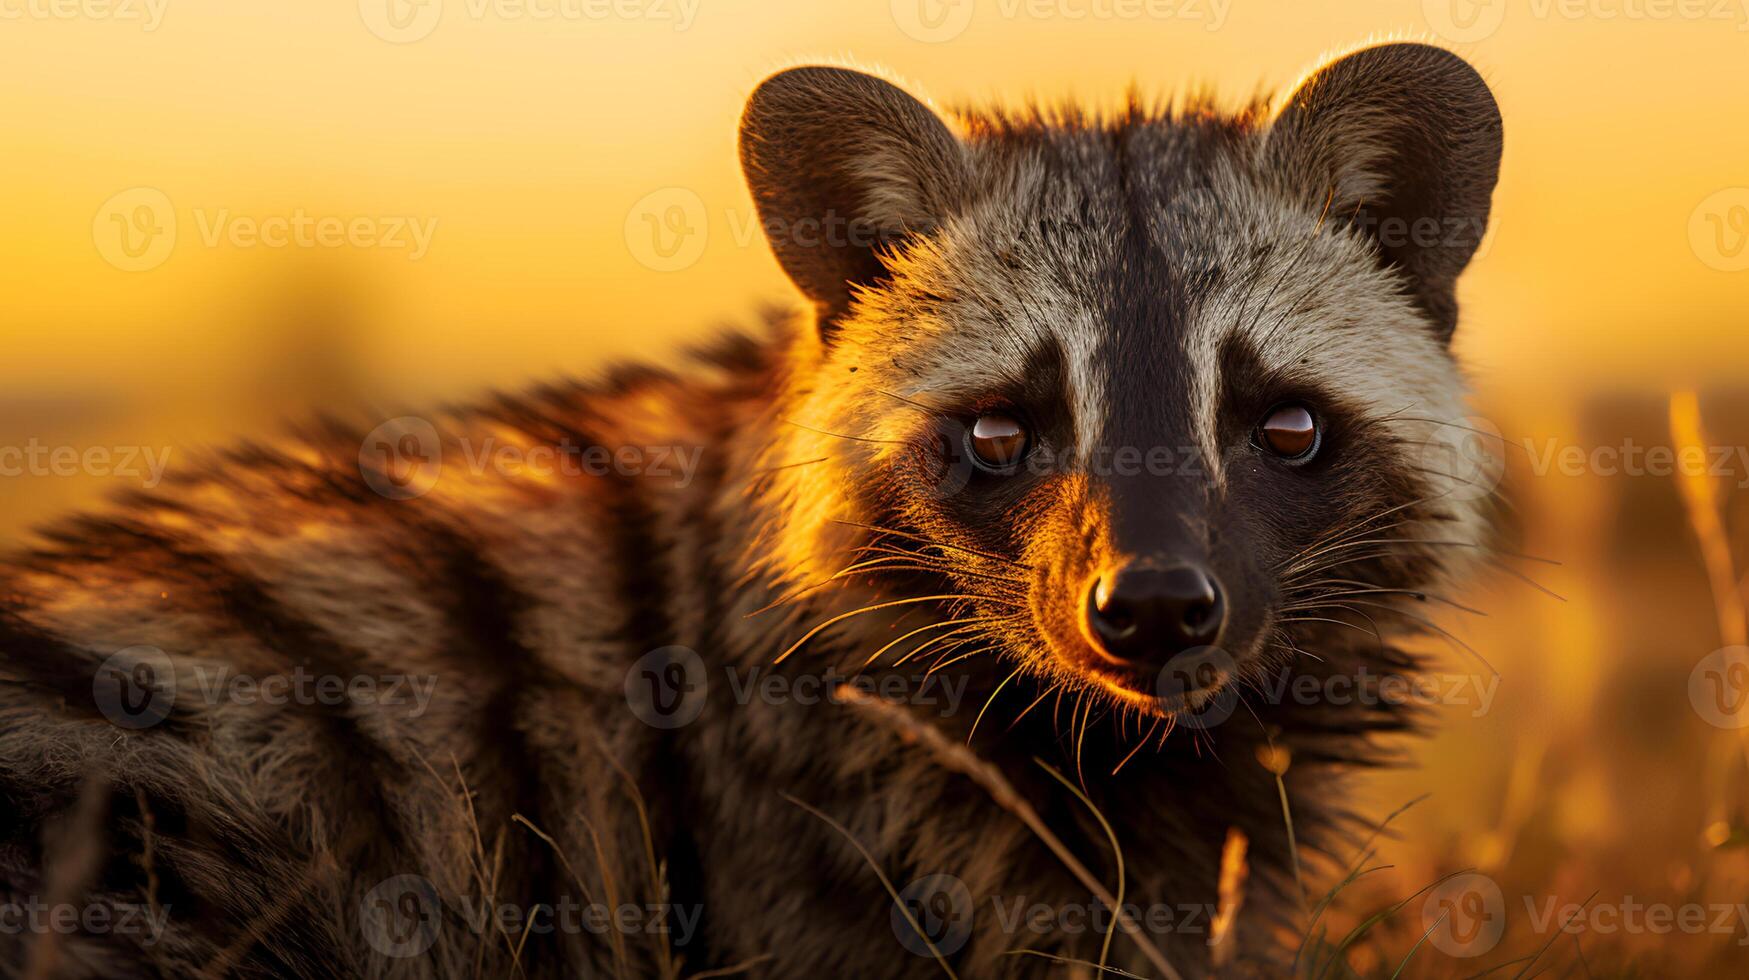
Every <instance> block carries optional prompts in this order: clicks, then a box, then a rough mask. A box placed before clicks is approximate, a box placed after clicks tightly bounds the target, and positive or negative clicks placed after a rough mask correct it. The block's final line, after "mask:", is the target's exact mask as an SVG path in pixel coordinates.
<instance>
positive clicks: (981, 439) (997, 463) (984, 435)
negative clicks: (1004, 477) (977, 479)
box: [971, 412, 1027, 470]
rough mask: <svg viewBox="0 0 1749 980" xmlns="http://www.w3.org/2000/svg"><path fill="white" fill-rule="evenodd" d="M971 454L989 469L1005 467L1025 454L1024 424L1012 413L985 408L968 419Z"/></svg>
mask: <svg viewBox="0 0 1749 980" xmlns="http://www.w3.org/2000/svg"><path fill="white" fill-rule="evenodd" d="M971 443H972V455H973V456H976V457H977V459H978V462H979V463H982V464H983V465H984V466H986V467H988V468H989V469H993V470H1005V469H1008V468H1009V467H1011V466H1013V465H1014V464H1015V463H1018V462H1020V460H1021V457H1023V456H1025V455H1026V444H1027V437H1026V426H1024V425H1022V424H1020V421H1019V420H1018V419H1016V418H1015V417H1014V416H1012V415H1004V414H1002V413H1001V412H987V413H985V414H983V415H980V416H978V420H977V421H976V422H973V423H972V433H971Z"/></svg>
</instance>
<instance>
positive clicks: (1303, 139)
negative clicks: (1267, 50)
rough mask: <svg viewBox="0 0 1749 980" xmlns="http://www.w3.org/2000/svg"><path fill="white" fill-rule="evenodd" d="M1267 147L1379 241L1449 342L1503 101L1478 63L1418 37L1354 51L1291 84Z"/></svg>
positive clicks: (1484, 203) (1300, 185)
mask: <svg viewBox="0 0 1749 980" xmlns="http://www.w3.org/2000/svg"><path fill="white" fill-rule="evenodd" d="M1266 146H1267V151H1266V152H1267V154H1268V158H1269V160H1270V163H1271V165H1272V166H1274V167H1275V168H1277V170H1278V173H1279V174H1280V175H1281V176H1282V177H1283V178H1285V179H1286V180H1287V181H1289V182H1290V183H1291V184H1292V185H1293V186H1294V187H1295V189H1296V190H1300V191H1303V192H1305V193H1306V194H1308V195H1309V196H1311V197H1313V198H1315V202H1316V206H1318V207H1320V208H1322V207H1323V206H1324V204H1325V202H1326V200H1328V202H1329V220H1331V221H1348V222H1352V223H1353V224H1355V225H1356V226H1357V227H1358V228H1359V229H1360V230H1362V231H1363V232H1365V233H1366V234H1368V235H1370V236H1371V237H1372V238H1373V239H1374V241H1375V242H1377V244H1378V249H1379V254H1380V257H1381V258H1382V259H1383V261H1384V262H1385V263H1387V264H1389V265H1394V266H1396V267H1397V268H1399V269H1401V270H1402V271H1403V273H1404V274H1405V275H1407V276H1408V278H1409V282H1410V286H1411V288H1412V290H1413V293H1414V296H1415V298H1416V300H1417V302H1418V303H1419V304H1420V305H1421V307H1422V308H1423V309H1424V310H1425V311H1426V312H1427V314H1428V316H1429V317H1431V318H1432V320H1433V322H1434V326H1435V329H1436V330H1437V331H1438V333H1439V338H1440V340H1442V341H1447V340H1450V339H1451V334H1452V330H1453V329H1454V328H1455V327H1456V326H1457V297H1456V294H1455V290H1456V285H1457V277H1458V274H1459V273H1461V272H1463V270H1464V266H1466V265H1468V264H1469V261H1470V257H1471V256H1472V255H1474V254H1475V251H1476V247H1477V246H1478V245H1480V244H1481V242H1482V236H1483V234H1484V233H1485V232H1486V231H1487V227H1488V208H1489V203H1490V199H1491V198H1492V196H1493V193H1494V182H1495V179H1496V178H1497V176H1498V175H1499V171H1500V110H1499V107H1498V106H1496V105H1495V104H1494V96H1493V95H1492V94H1491V93H1490V92H1489V91H1488V86H1487V84H1486V83H1484V82H1483V81H1482V78H1481V76H1480V75H1478V74H1477V73H1476V70H1475V69H1474V68H1472V67H1470V66H1469V64H1468V63H1466V62H1465V61H1464V60H1463V59H1461V58H1459V57H1458V56H1457V55H1454V54H1452V53H1451V52H1449V51H1446V50H1443V49H1441V48H1436V47H1432V46H1430V45H1426V44H1385V45H1380V46H1378V47H1373V48H1367V49H1365V50H1362V51H1357V52H1355V53H1354V54H1351V55H1347V56H1346V57H1343V58H1339V59H1337V60H1336V61H1333V62H1331V63H1330V64H1328V65H1325V66H1324V67H1323V68H1321V69H1319V70H1318V71H1317V73H1315V74H1314V75H1312V76H1311V77H1310V78H1309V79H1307V80H1306V81H1305V83H1304V84H1302V85H1301V86H1300V87H1299V89H1298V90H1297V91H1295V92H1294V94H1293V97H1292V98H1290V99H1289V100H1288V102H1287V104H1286V105H1285V106H1284V107H1283V108H1282V110H1281V112H1280V114H1279V115H1277V117H1276V119H1275V122H1274V123H1273V124H1272V125H1271V127H1270V132H1269V136H1268V141H1267V144H1266Z"/></svg>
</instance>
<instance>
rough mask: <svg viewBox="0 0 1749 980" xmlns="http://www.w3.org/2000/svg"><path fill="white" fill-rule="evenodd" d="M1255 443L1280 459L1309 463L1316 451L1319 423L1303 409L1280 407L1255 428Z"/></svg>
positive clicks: (1289, 406) (1300, 407) (1310, 412)
mask: <svg viewBox="0 0 1749 980" xmlns="http://www.w3.org/2000/svg"><path fill="white" fill-rule="evenodd" d="M1257 443H1258V445H1260V446H1262V447H1263V448H1264V449H1267V450H1268V451H1269V452H1271V453H1274V454H1275V455H1277V456H1280V457H1281V458H1282V459H1287V460H1293V461H1295V462H1299V461H1303V460H1306V459H1310V458H1311V456H1312V454H1313V453H1314V452H1317V450H1318V420H1317V419H1316V418H1315V417H1313V415H1312V410H1311V409H1309V408H1307V407H1306V406H1304V405H1279V406H1277V407H1275V408H1273V409H1271V410H1270V412H1269V414H1268V415H1266V416H1264V417H1263V424H1262V425H1260V426H1258V427H1257Z"/></svg>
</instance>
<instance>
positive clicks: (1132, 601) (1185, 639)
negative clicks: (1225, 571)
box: [1087, 564, 1227, 665]
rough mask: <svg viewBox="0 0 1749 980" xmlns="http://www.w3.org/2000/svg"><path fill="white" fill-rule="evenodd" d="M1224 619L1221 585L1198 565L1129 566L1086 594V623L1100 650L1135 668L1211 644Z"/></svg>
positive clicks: (1112, 573)
mask: <svg viewBox="0 0 1749 980" xmlns="http://www.w3.org/2000/svg"><path fill="white" fill-rule="evenodd" d="M1226 618H1227V610H1226V603H1225V602H1224V601H1223V600H1222V598H1221V586H1220V583H1218V582H1216V581H1215V578H1214V576H1213V575H1211V574H1209V572H1208V571H1207V570H1206V569H1204V568H1202V567H1200V566H1197V565H1174V566H1172V567H1169V568H1161V567H1158V566H1154V565H1133V564H1132V565H1126V566H1124V567H1122V568H1120V569H1118V570H1117V571H1115V572H1111V573H1108V574H1107V575H1106V576H1105V577H1104V578H1102V579H1100V580H1099V581H1098V582H1095V583H1094V585H1093V588H1092V589H1091V590H1090V591H1089V592H1088V594H1087V622H1088V624H1089V625H1090V626H1092V628H1093V635H1094V636H1095V637H1097V638H1098V640H1099V645H1100V648H1101V649H1102V650H1103V651H1104V652H1105V654H1106V655H1107V656H1109V657H1111V658H1112V659H1114V660H1121V661H1124V662H1125V663H1128V664H1132V665H1133V664H1142V665H1160V664H1164V663H1165V662H1166V661H1167V660H1169V659H1171V658H1172V656H1173V655H1175V654H1178V653H1182V652H1183V651H1185V650H1189V649H1191V648H1193V647H1203V646H1213V645H1214V643H1215V641H1217V640H1219V639H1220V637H1221V626H1222V624H1223V623H1224V622H1225V621H1226Z"/></svg>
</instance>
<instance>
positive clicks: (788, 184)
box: [741, 67, 969, 333]
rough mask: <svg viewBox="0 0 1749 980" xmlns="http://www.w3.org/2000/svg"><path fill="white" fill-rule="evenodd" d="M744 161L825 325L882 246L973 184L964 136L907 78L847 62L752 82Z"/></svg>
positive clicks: (876, 262) (870, 272)
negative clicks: (899, 82) (897, 81)
mask: <svg viewBox="0 0 1749 980" xmlns="http://www.w3.org/2000/svg"><path fill="white" fill-rule="evenodd" d="M741 167H742V169H743V170H744V171H745V173H746V176H747V185H748V187H749V189H751V190H752V192H753V202H754V204H755V206H757V207H758V209H759V219H760V222H761V224H762V226H763V227H764V229H765V234H766V238H767V239H768V240H769V241H770V242H771V247H772V250H773V251H774V252H776V253H777V260H778V262H779V263H781V264H782V265H783V268H784V271H785V272H787V273H788V274H789V277H790V278H791V279H792V280H794V281H795V284H796V285H797V286H798V287H800V289H801V291H802V292H803V293H805V294H806V295H807V296H808V298H809V299H811V300H813V301H814V303H815V304H816V305H817V306H818V307H819V312H820V324H821V329H822V331H823V332H827V333H829V332H830V330H831V327H832V325H833V322H834V321H835V320H837V319H838V318H839V317H842V316H843V315H844V313H845V311H846V310H848V309H849V306H850V300H851V296H852V290H853V288H854V287H856V286H867V285H869V284H871V283H873V282H874V281H876V280H877V279H879V278H881V277H883V276H884V275H885V274H886V268H885V266H884V265H883V263H882V256H883V255H884V254H886V253H888V252H889V251H890V250H891V249H892V248H894V247H895V246H897V245H900V244H902V242H903V241H904V240H905V239H906V238H908V237H910V236H914V235H919V234H923V233H926V232H928V231H929V230H930V229H932V228H933V227H935V226H936V224H937V223H938V222H940V221H941V220H942V218H943V217H945V216H946V215H947V214H948V213H949V212H950V211H951V210H952V209H954V208H955V206H956V205H957V204H958V203H959V202H960V200H961V199H962V197H963V195H964V194H965V192H966V189H967V187H968V185H969V181H968V174H969V168H968V164H967V160H966V152H965V147H964V146H963V145H962V144H961V143H960V141H959V140H958V139H957V138H956V137H955V136H954V135H953V133H951V132H949V131H948V128H947V126H946V124H945V123H943V122H942V121H941V118H940V117H939V116H937V115H936V114H935V113H934V112H933V111H931V110H930V109H929V107H928V106H926V105H924V104H923V103H922V102H919V101H918V100H917V99H916V98H914V97H912V96H911V95H909V94H908V93H906V92H905V91H904V90H902V89H900V88H898V87H897V86H895V85H893V84H891V83H890V82H886V81H883V80H881V79H879V78H875V77H874V76H872V75H865V74H863V73H862V72H857V71H850V70H848V69H844V68H825V67H808V68H792V69H790V70H788V71H784V72H780V73H778V74H776V75H773V76H772V77H770V78H768V79H766V80H765V81H764V82H763V83H761V84H760V86H759V87H758V88H757V89H755V90H754V92H753V95H752V96H751V97H750V98H749V99H748V101H747V110H746V112H745V113H743V114H742V116H741Z"/></svg>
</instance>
